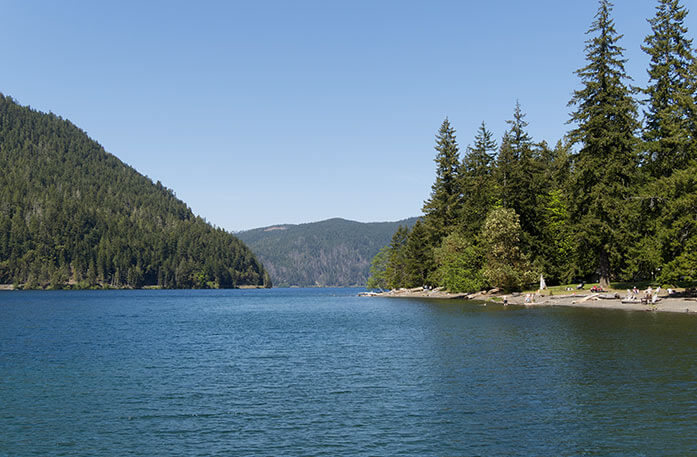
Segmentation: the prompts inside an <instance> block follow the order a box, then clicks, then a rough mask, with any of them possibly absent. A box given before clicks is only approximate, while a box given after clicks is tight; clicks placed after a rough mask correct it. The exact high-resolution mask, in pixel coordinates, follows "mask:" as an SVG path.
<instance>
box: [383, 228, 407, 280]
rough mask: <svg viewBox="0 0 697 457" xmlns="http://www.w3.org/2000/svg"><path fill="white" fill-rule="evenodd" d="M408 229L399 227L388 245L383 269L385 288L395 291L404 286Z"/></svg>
mask: <svg viewBox="0 0 697 457" xmlns="http://www.w3.org/2000/svg"><path fill="white" fill-rule="evenodd" d="M408 238H409V228H408V227H405V226H399V228H397V231H396V232H395V233H394V235H392V240H391V241H390V244H389V256H388V259H387V267H386V268H385V280H386V282H387V287H390V288H392V289H396V288H398V287H404V286H405V284H406V249H405V246H406V244H407V239H408Z"/></svg>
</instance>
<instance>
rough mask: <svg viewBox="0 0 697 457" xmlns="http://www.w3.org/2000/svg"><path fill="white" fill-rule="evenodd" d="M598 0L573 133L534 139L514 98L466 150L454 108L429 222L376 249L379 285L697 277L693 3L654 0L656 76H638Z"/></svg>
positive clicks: (608, 8) (669, 281) (652, 64)
mask: <svg viewBox="0 0 697 457" xmlns="http://www.w3.org/2000/svg"><path fill="white" fill-rule="evenodd" d="M599 4H600V5H599V8H598V12H597V14H596V15H595V18H594V20H593V21H592V23H591V26H590V28H589V30H588V34H587V37H588V38H587V40H586V47H585V64H583V65H582V66H581V67H580V68H579V70H577V71H576V75H577V76H578V78H579V86H578V88H577V89H576V90H575V91H573V92H572V93H573V95H572V97H571V100H570V102H569V106H570V109H571V117H570V119H569V123H570V131H569V133H568V135H567V136H566V137H565V138H564V139H563V140H562V141H559V142H557V143H556V145H555V146H551V145H550V144H548V143H547V142H545V141H541V140H539V139H533V138H532V137H531V136H530V134H529V133H528V130H527V127H528V121H527V119H526V115H525V113H524V111H523V109H522V107H521V105H520V104H516V105H515V108H514V110H513V115H512V118H511V119H510V120H508V121H507V122H508V125H509V127H508V130H507V131H506V132H505V133H504V135H503V137H502V138H501V140H500V143H497V142H496V141H495V139H494V138H493V134H492V133H491V132H490V131H489V130H488V129H487V128H486V125H485V124H484V123H482V125H481V127H480V128H479V130H478V131H477V132H476V134H475V135H473V136H474V138H473V141H472V142H471V143H470V146H469V147H467V148H465V149H464V150H462V151H461V150H460V146H459V145H458V142H457V140H456V137H455V129H454V128H453V126H452V125H451V123H450V122H449V120H448V119H446V120H445V121H444V122H443V124H442V125H441V127H440V130H439V131H438V133H437V135H436V146H435V149H436V158H435V162H436V179H435V182H434V184H433V186H432V191H431V196H430V198H429V199H428V200H427V201H426V202H425V203H424V206H423V211H424V217H423V219H422V222H419V223H417V224H416V225H415V226H414V228H413V229H412V230H411V231H407V230H404V229H401V230H398V231H397V232H396V233H395V234H394V236H393V237H392V240H391V242H390V244H389V245H388V246H387V247H386V248H384V249H383V250H382V251H380V254H379V255H378V256H376V257H375V259H374V262H373V269H372V271H373V273H374V274H373V276H372V278H371V281H370V285H371V286H376V287H377V286H380V287H418V286H421V285H423V284H431V285H438V286H443V287H446V288H448V289H450V290H452V291H474V290H479V289H482V288H486V287H502V288H504V289H507V290H516V289H521V288H524V287H527V286H529V285H530V284H533V283H535V282H536V281H537V280H538V279H539V277H540V274H543V275H544V276H545V278H547V283H548V284H549V283H556V284H559V283H568V282H570V281H582V280H593V281H596V280H597V281H599V282H600V284H601V285H602V286H604V287H607V286H608V285H609V283H610V281H641V280H646V281H657V282H660V283H661V284H663V285H667V286H671V285H672V286H675V285H678V284H680V283H681V282H691V281H697V102H696V100H697V59H695V53H694V49H693V42H692V39H691V38H688V36H687V27H686V26H685V17H686V15H687V10H686V9H685V8H684V7H683V6H682V5H681V4H680V2H679V1H678V0H658V1H657V2H656V14H655V16H654V17H652V18H650V19H649V21H648V26H647V36H646V38H645V40H644V45H643V46H641V49H642V50H643V51H644V52H645V53H646V55H647V57H648V59H647V60H648V61H649V64H648V68H647V73H648V76H649V78H648V83H647V84H646V86H645V87H642V88H638V89H640V90H637V88H634V87H632V86H631V84H630V81H631V79H630V77H629V75H627V73H626V71H625V62H626V59H625V58H624V49H623V48H622V46H621V45H620V40H621V38H622V35H621V34H620V33H619V32H618V31H617V30H615V23H614V20H613V18H612V14H611V13H612V4H611V3H610V2H608V1H607V0H601V1H600V2H599ZM579 38H580V39H581V37H579ZM580 39H579V43H580ZM632 45H633V46H636V47H639V46H640V44H639V43H633V44H632ZM581 60H582V59H581V55H579V62H581ZM570 92H571V91H570Z"/></svg>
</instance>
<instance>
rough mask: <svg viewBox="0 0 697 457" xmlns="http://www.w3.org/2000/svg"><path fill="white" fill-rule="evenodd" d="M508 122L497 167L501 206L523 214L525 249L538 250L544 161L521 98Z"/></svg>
mask: <svg viewBox="0 0 697 457" xmlns="http://www.w3.org/2000/svg"><path fill="white" fill-rule="evenodd" d="M506 122H507V123H508V124H509V125H510V128H509V130H508V131H507V132H506V133H505V135H504V139H503V141H502V147H501V152H500V154H499V160H498V164H497V165H498V166H497V171H496V176H497V180H498V182H499V186H500V201H501V206H503V207H504V208H510V209H513V210H514V211H515V212H516V214H518V216H519V217H520V224H521V226H522V227H523V245H524V246H525V250H526V251H537V250H538V249H537V245H538V244H539V240H540V235H539V229H538V227H537V225H538V220H539V218H538V215H537V210H538V208H537V199H538V195H540V194H541V193H544V191H545V188H544V187H545V186H544V185H545V183H544V180H543V174H542V171H543V169H542V166H541V165H542V164H541V161H540V159H539V152H538V151H537V150H536V148H535V147H534V144H533V141H532V138H531V137H530V135H529V134H528V133H527V131H526V127H527V126H528V123H527V121H526V120H525V113H524V112H523V110H522V108H521V106H520V103H519V102H516V105H515V109H514V110H513V119H511V120H508V121H506Z"/></svg>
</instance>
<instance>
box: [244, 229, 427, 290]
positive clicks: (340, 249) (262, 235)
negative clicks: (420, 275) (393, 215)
mask: <svg viewBox="0 0 697 457" xmlns="http://www.w3.org/2000/svg"><path fill="white" fill-rule="evenodd" d="M415 221H416V218H411V219H406V220H403V221H399V222H372V223H361V222H354V221H347V220H344V219H329V220H326V221H322V222H314V223H310V224H300V225H279V226H273V227H265V228H259V229H254V230H249V231H245V232H240V233H237V234H236V235H237V236H239V238H240V239H241V240H242V241H244V242H245V243H246V244H247V245H248V246H249V247H250V248H251V249H252V250H253V251H254V252H255V253H256V254H257V255H258V256H259V258H260V259H261V261H262V262H263V263H264V266H265V267H266V268H267V269H268V270H269V273H270V274H271V277H272V278H273V280H274V284H275V285H277V286H353V285H364V284H365V282H366V280H367V278H368V269H369V267H370V260H371V259H372V258H373V256H375V254H376V253H377V252H378V250H379V249H380V248H381V247H382V246H384V245H385V244H386V243H387V242H389V240H390V237H391V236H392V233H393V232H394V231H395V230H396V229H397V227H398V226H400V225H403V226H412V225H413V224H414V222H415Z"/></svg>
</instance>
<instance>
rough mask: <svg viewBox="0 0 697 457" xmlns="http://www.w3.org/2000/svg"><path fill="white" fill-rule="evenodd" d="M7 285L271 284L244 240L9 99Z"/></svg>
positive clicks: (0, 114) (1, 272)
mask: <svg viewBox="0 0 697 457" xmlns="http://www.w3.org/2000/svg"><path fill="white" fill-rule="evenodd" d="M0 169H2V173H0V283H5V284H15V285H17V286H21V287H24V288H29V289H33V288H45V287H50V288H63V287H80V288H87V287H134V288H138V287H143V286H148V285H153V286H155V285H157V286H160V287H164V288H205V287H221V288H223V287H237V286H244V285H254V286H261V285H265V286H270V285H271V282H270V279H269V276H268V274H267V273H266V272H265V270H264V269H263V267H262V265H261V263H260V262H259V261H257V259H256V258H255V257H254V255H253V254H252V252H251V251H250V250H249V249H248V248H247V247H246V246H245V245H244V244H243V243H242V242H241V241H240V240H238V239H237V238H235V237H234V236H232V235H231V234H229V233H227V232H225V231H224V230H222V229H219V228H214V227H212V226H211V225H209V224H208V223H206V222H205V221H204V220H203V219H201V218H200V217H196V216H195V215H194V214H193V213H192V212H191V210H190V209H189V208H188V207H187V206H186V205H185V204H184V203H183V202H182V201H180V200H178V199H177V198H176V196H175V195H174V193H173V192H172V191H171V190H169V189H167V188H165V187H164V186H162V184H160V183H159V182H157V183H153V182H152V181H151V180H150V179H148V178H147V177H145V176H142V175H140V174H139V173H138V172H136V171H135V170H134V169H133V168H131V167H129V166H128V165H126V164H124V163H123V162H121V161H120V160H119V159H117V158H116V157H115V156H113V155H111V154H109V153H107V152H105V151H104V149H103V148H102V147H101V146H100V145H99V144H98V143H96V142H95V141H93V140H91V139H90V138H89V137H88V136H87V135H86V134H85V132H83V131H82V130H80V129H79V128H77V127H76V126H74V125H73V124H72V123H70V122H68V121H67V120H64V119H61V118H60V117H58V116H56V115H54V114H44V113H40V112H38V111H35V110H32V109H30V108H28V107H24V106H20V105H19V104H17V103H16V102H15V101H14V100H13V99H12V98H10V97H7V96H3V95H2V94H0Z"/></svg>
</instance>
